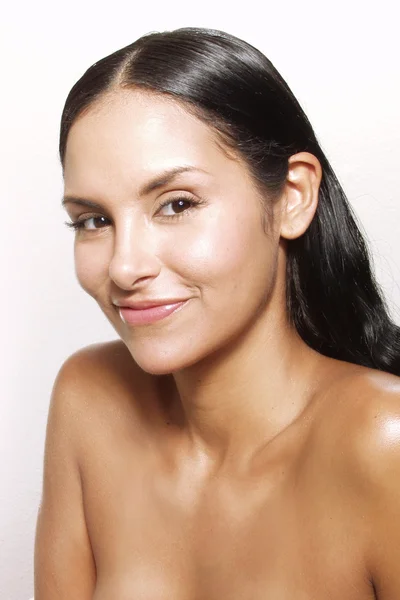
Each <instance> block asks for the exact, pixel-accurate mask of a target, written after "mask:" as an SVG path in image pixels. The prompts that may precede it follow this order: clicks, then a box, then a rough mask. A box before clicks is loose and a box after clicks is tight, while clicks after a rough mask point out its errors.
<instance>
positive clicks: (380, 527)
mask: <svg viewBox="0 0 400 600" xmlns="http://www.w3.org/2000/svg"><path fill="white" fill-rule="evenodd" d="M397 379H398V378H397ZM393 381H394V380H393ZM398 381H399V382H400V379H398ZM394 383H395V385H394V386H393V387H392V388H391V389H386V390H383V391H382V392H381V393H379V394H378V395H377V397H376V398H375V399H374V401H373V403H372V410H370V411H369V413H370V418H369V424H368V426H367V427H365V426H364V427H362V429H363V432H362V438H363V443H362V451H363V452H362V459H361V460H360V463H359V467H360V472H362V473H363V478H367V479H368V485H367V487H366V488H365V489H366V491H367V494H366V495H367V496H368V497H367V506H368V516H369V531H370V534H369V544H368V548H367V561H368V570H369V573H370V577H371V581H372V582H373V584H374V587H375V591H376V595H377V598H378V600H397V598H400V385H399V384H398V382H394ZM364 425H365V422H364Z"/></svg>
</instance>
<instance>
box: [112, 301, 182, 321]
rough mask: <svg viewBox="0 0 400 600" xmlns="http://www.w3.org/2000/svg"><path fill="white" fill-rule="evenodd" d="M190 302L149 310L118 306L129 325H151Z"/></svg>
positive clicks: (120, 313)
mask: <svg viewBox="0 0 400 600" xmlns="http://www.w3.org/2000/svg"><path fill="white" fill-rule="evenodd" d="M188 301H189V300H182V301H180V302H174V303H172V304H160V305H158V306H150V307H149V308H130V307H128V306H117V307H116V308H117V309H118V312H119V315H120V317H121V319H122V321H124V322H125V323H127V324H128V325H149V324H151V323H155V322H156V321H161V320H162V319H165V318H166V317H168V316H169V315H172V314H173V313H175V312H176V311H177V310H179V309H180V308H182V307H183V306H184V305H185V304H186V303H187V302H188Z"/></svg>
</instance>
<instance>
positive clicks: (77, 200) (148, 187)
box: [61, 166, 207, 210]
mask: <svg viewBox="0 0 400 600" xmlns="http://www.w3.org/2000/svg"><path fill="white" fill-rule="evenodd" d="M188 171H197V172H199V173H207V171H204V170H203V169H200V168H198V167H189V166H182V167H174V168H173V169H169V170H167V171H164V172H163V173H160V174H159V175H157V177H156V178H154V179H152V180H151V181H149V182H148V183H146V184H145V185H144V186H142V187H141V188H140V190H139V195H140V196H146V195H148V194H150V193H151V192H154V191H155V190H157V189H159V188H162V187H164V186H166V185H168V183H171V182H172V181H173V180H174V179H175V178H176V177H178V175H181V173H186V172H188ZM67 204H75V205H78V206H85V207H88V208H93V209H95V210H103V209H104V207H103V206H101V204H97V203H96V202H93V201H92V200H87V199H86V198H81V197H79V196H69V195H67V196H64V197H63V199H62V200H61V206H63V207H65V206H66V205H67Z"/></svg>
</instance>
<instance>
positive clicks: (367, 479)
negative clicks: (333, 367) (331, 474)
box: [321, 363, 400, 493]
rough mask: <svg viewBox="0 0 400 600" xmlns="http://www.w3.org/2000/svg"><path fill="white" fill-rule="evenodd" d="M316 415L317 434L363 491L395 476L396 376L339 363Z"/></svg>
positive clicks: (398, 467) (399, 410) (399, 459)
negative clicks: (326, 443) (318, 430)
mask: <svg viewBox="0 0 400 600" xmlns="http://www.w3.org/2000/svg"><path fill="white" fill-rule="evenodd" d="M339 372H340V369H339ZM322 412H323V415H322V418H321V433H322V434H323V435H324V436H325V439H326V440H327V442H328V444H329V445H330V446H331V448H332V451H333V450H334V449H335V451H336V456H337V458H338V461H339V462H341V464H342V466H344V468H346V469H349V471H350V472H351V473H352V475H353V476H354V477H355V478H358V480H359V482H360V484H361V485H362V486H363V487H364V486H366V488H368V487H369V488H370V490H371V493H372V491H373V489H375V488H376V486H378V487H379V486H381V485H384V484H385V478H386V479H387V480H388V482H389V480H390V478H391V477H393V475H394V471H396V472H397V476H399V475H400V377H397V376H396V375H392V374H390V373H385V372H383V371H378V370H375V369H369V368H366V367H359V366H353V365H346V363H343V364H342V369H341V375H340V376H339V377H337V380H336V382H335V383H334V384H333V385H331V386H330V389H329V390H328V391H327V392H326V401H325V402H324V408H323V411H322Z"/></svg>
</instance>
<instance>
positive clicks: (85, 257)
mask: <svg viewBox="0 0 400 600" xmlns="http://www.w3.org/2000/svg"><path fill="white" fill-rule="evenodd" d="M74 259H75V275H76V277H77V279H78V282H79V284H80V286H81V287H82V288H83V289H84V290H85V292H87V293H88V294H89V295H90V296H92V297H93V298H97V297H98V295H99V294H100V292H101V289H102V287H103V283H106V281H107V277H108V261H109V257H108V252H107V251H106V249H105V247H104V244H97V247H96V248H94V245H93V244H87V245H85V244H84V243H78V244H75V248H74Z"/></svg>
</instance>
